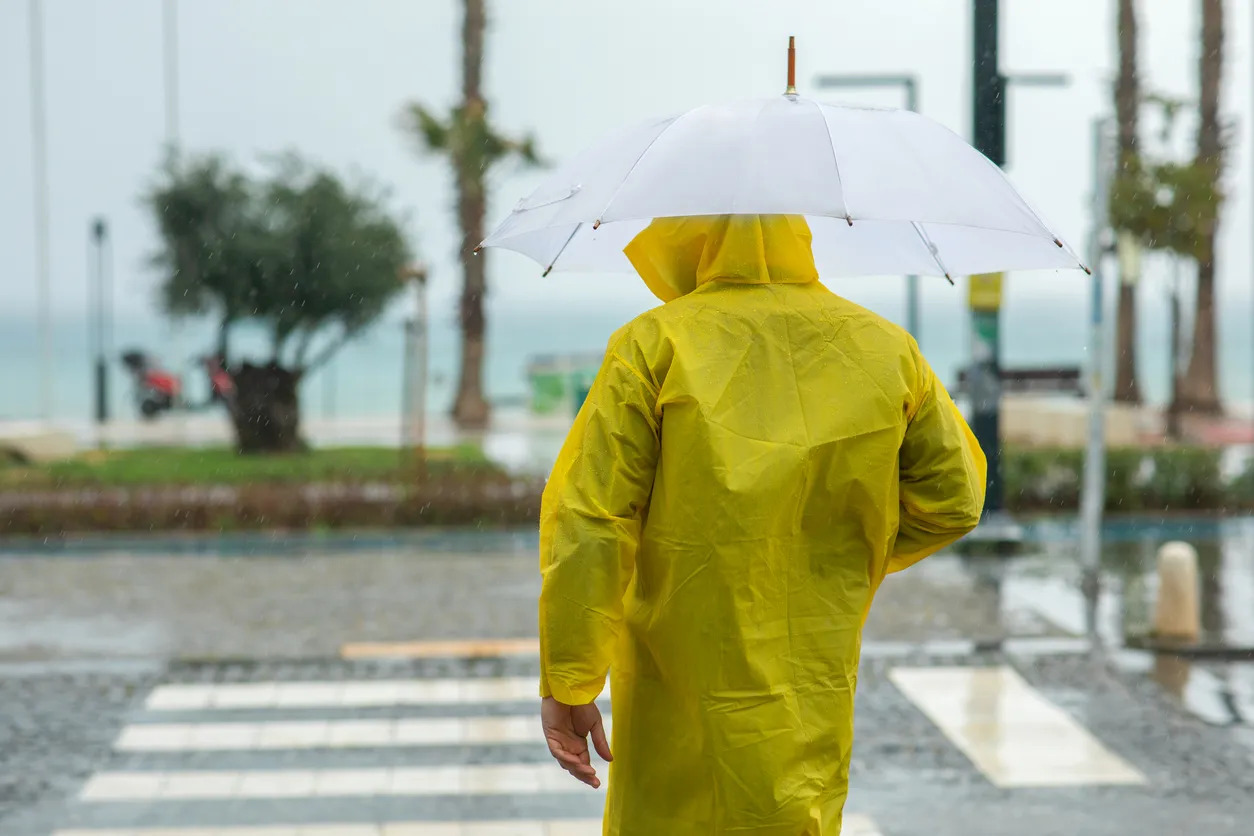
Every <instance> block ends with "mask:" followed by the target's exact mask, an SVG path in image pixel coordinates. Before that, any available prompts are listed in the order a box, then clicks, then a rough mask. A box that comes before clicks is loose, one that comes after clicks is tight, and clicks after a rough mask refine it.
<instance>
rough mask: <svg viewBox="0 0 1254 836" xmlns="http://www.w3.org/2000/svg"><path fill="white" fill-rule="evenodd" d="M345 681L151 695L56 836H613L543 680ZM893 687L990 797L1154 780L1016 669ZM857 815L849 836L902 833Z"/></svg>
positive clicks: (898, 679) (912, 672)
mask: <svg viewBox="0 0 1254 836" xmlns="http://www.w3.org/2000/svg"><path fill="white" fill-rule="evenodd" d="M524 653H525V649H524ZM435 655H437V656H438V655H439V654H438V653H437V654H435ZM518 667H519V666H518V665H515V668H518ZM527 667H528V666H527V665H523V666H522V668H524V669H526V668H527ZM345 671H346V675H347V676H349V677H350V678H346V679H343V680H334V681H333V680H329V679H310V678H296V679H292V680H290V681H289V680H278V679H276V680H274V681H256V682H230V683H227V682H204V683H170V684H165V685H162V686H159V687H157V688H156V689H155V690H153V691H152V692H151V693H150V694H148V695H147V697H146V699H145V700H144V702H143V704H142V706H141V707H140V708H139V709H138V710H137V711H136V712H135V714H134V715H133V716H132V717H131V719H130V722H129V723H128V724H127V725H126V726H125V727H124V728H122V729H121V730H120V732H119V733H118V735H117V738H116V740H115V742H114V746H113V749H114V752H113V756H112V760H111V762H110V763H109V764H108V765H107V767H106V768H105V769H103V770H102V771H100V772H98V773H96V774H95V775H93V776H91V777H90V778H89V779H88V780H87V781H86V783H85V784H84V785H83V787H82V789H81V792H80V793H79V795H78V798H77V800H76V802H75V803H74V804H73V805H72V807H71V811H70V813H69V815H68V817H67V820H66V822H65V824H64V826H63V827H61V828H60V829H59V830H56V831H55V832H54V836H592V835H593V834H599V833H601V821H600V811H601V808H602V806H603V804H604V789H602V790H600V791H597V790H592V789H589V788H587V787H585V786H583V785H581V784H579V783H577V782H575V781H574V780H573V779H571V778H570V777H569V776H568V775H567V774H566V773H565V772H563V771H562V770H561V769H560V768H558V767H557V766H556V765H555V764H554V763H552V761H551V759H550V758H549V757H548V755H547V751H546V749H545V746H544V742H543V739H542V736H541V734H540V729H539V724H538V719H537V717H536V696H535V695H536V693H537V690H536V681H535V677H534V675H504V674H501V673H500V671H497V672H496V673H495V674H494V675H481V676H461V677H454V678H450V677H442V676H427V675H416V676H414V675H410V676H408V677H399V676H398V677H392V678H360V677H361V676H362V675H363V674H365V673H369V674H370V675H371V676H384V677H386V672H384V673H383V674H380V672H379V670H378V669H368V668H362V669H360V670H357V669H354V668H353V667H352V666H351V665H349V666H348V667H347V668H346V669H345ZM411 673H412V672H411ZM354 674H355V675H356V677H357V678H352V677H353V676H354ZM889 679H890V681H891V682H892V683H893V685H895V686H896V688H897V689H898V690H899V691H900V693H901V694H902V695H903V696H904V697H905V698H906V699H907V700H909V701H910V702H912V703H913V704H914V706H915V707H916V708H917V709H918V710H919V711H920V712H922V713H923V714H924V715H925V716H926V717H927V718H929V719H930V720H931V721H932V722H933V723H934V724H935V726H936V727H937V728H938V729H939V730H940V731H941V732H942V733H943V734H944V735H945V737H946V738H947V739H948V740H949V741H950V742H951V743H952V745H953V746H954V747H955V748H957V749H958V750H959V751H961V752H962V753H963V754H964V755H965V756H966V757H967V758H968V759H969V760H970V762H971V763H972V764H973V766H974V767H975V768H976V769H978V770H979V771H980V772H981V773H983V775H984V776H985V777H986V779H987V780H988V781H989V782H990V783H991V784H993V785H995V786H998V787H1003V788H1006V789H1009V790H1013V789H1023V788H1034V787H1035V788H1040V787H1057V786H1081V785H1082V786H1089V785H1112V786H1128V785H1137V784H1143V783H1145V781H1146V779H1145V777H1144V775H1142V774H1141V773H1140V772H1139V771H1137V770H1136V769H1135V768H1134V767H1132V766H1131V765H1129V764H1128V763H1126V762H1124V761H1123V760H1121V759H1120V758H1119V757H1118V756H1117V755H1115V754H1113V753H1112V752H1110V751H1108V750H1107V749H1105V748H1104V747H1103V745H1102V744H1101V743H1100V742H1099V741H1098V740H1097V739H1096V738H1095V737H1094V736H1093V735H1092V734H1091V733H1089V732H1088V731H1086V730H1085V729H1084V728H1083V727H1082V726H1081V725H1080V724H1079V723H1077V722H1076V721H1075V720H1074V719H1072V718H1071V716H1070V715H1068V714H1067V713H1066V712H1064V711H1063V710H1062V709H1060V708H1058V707H1057V706H1055V705H1053V704H1052V703H1051V702H1050V701H1049V700H1048V699H1046V698H1045V697H1044V696H1043V695H1041V694H1040V693H1038V692H1036V691H1035V690H1034V689H1033V688H1032V687H1031V685H1029V684H1028V683H1027V682H1026V681H1024V680H1023V679H1022V678H1021V677H1020V676H1019V675H1018V674H1016V673H1015V672H1014V671H1013V670H1012V669H1010V668H1007V667H932V668H920V667H908V666H904V665H903V666H901V667H894V668H892V669H891V671H890V673H889ZM602 774H604V773H602ZM851 804H856V794H855V800H854V801H852V802H851ZM857 813H858V811H852V812H851V813H850V814H849V815H847V816H846V824H845V834H846V836H892V834H891V833H889V832H886V831H882V830H881V829H880V828H879V827H877V825H876V823H875V821H874V820H873V819H872V818H870V817H868V816H865V815H859V814H857Z"/></svg>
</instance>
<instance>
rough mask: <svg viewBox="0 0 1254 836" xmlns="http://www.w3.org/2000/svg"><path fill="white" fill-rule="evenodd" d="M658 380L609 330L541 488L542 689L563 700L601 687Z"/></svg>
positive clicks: (652, 430) (642, 491)
mask: <svg viewBox="0 0 1254 836" xmlns="http://www.w3.org/2000/svg"><path fill="white" fill-rule="evenodd" d="M657 398H658V387H657V385H656V383H655V382H654V381H653V380H652V375H651V373H650V371H649V369H648V366H647V364H645V363H644V362H643V361H642V360H641V359H640V358H639V357H638V356H635V351H634V349H632V348H631V341H629V340H622V339H621V338H619V337H617V336H616V337H615V339H614V340H612V341H611V343H610V347H609V350H608V351H607V352H606V358H605V362H604V364H603V365H602V367H601V370H600V372H599V373H598V374H597V378H596V381H595V382H594V383H593V386H592V390H591V391H590V392H589V393H588V397H587V399H586V400H585V401H584V405H583V407H582V409H580V411H579V416H578V417H577V418H576V419H575V425H574V427H573V428H572V429H571V431H570V434H569V435H568V436H567V438H566V443H565V445H564V446H563V447H562V452H561V454H560V455H559V456H558V459H557V463H556V465H554V467H553V474H552V476H551V477H550V478H549V482H548V485H547V486H546V487H545V491H544V499H543V503H542V508H541V512H540V572H541V576H542V586H541V592H540V670H541V673H540V693H541V696H546V697H547V696H552V697H554V698H555V699H557V700H558V701H559V702H562V703H565V704H567V705H583V704H586V703H589V702H592V701H593V700H595V699H596V698H597V696H598V695H599V694H600V693H601V690H602V689H603V688H604V687H605V676H606V673H607V671H608V670H609V667H610V659H611V656H612V654H613V651H614V645H615V643H616V641H617V638H618V635H619V631H620V629H621V624H622V620H623V597H624V595H625V593H626V591H627V585H628V583H629V581H630V580H631V577H632V574H633V572H634V569H635V560H636V549H637V547H638V545H639V542H640V533H641V528H642V525H643V516H644V513H645V509H646V508H647V506H648V504H649V497H650V494H651V493H652V490H653V477H654V472H655V470H656V466H657V459H658V455H659V449H660V432H661V430H660V424H659V421H658V417H657V416H656V414H655V409H656V404H657Z"/></svg>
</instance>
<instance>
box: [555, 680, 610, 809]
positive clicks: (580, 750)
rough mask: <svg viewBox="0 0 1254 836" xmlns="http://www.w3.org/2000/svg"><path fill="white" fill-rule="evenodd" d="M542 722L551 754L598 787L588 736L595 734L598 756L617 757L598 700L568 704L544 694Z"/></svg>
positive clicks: (576, 775) (588, 783)
mask: <svg viewBox="0 0 1254 836" xmlns="http://www.w3.org/2000/svg"><path fill="white" fill-rule="evenodd" d="M540 722H541V724H542V725H543V726H544V739H545V741H546V742H547V743H548V744H549V754H551V755H552V756H553V757H554V758H556V759H557V762H558V763H559V764H561V765H562V768H563V769H565V770H566V771H567V772H569V773H570V774H571V775H574V776H575V777H576V778H578V779H579V780H580V781H583V782H584V783H585V784H587V785H588V786H590V787H592V788H594V789H596V788H599V787H600V786H601V779H600V778H598V777H597V771H596V770H595V769H593V767H592V755H591V753H590V752H589V751H588V735H589V734H591V735H592V745H593V746H595V747H596V750H597V754H598V755H600V756H601V757H602V758H604V759H605V760H606V761H607V762H608V761H612V760H614V756H613V755H611V754H610V744H609V741H607V740H606V739H605V726H604V724H602V722H601V711H600V709H598V708H597V706H596V703H589V704H588V705H565V704H564V703H560V702H558V701H557V700H555V699H553V698H552V697H545V698H544V701H543V702H541V703H540Z"/></svg>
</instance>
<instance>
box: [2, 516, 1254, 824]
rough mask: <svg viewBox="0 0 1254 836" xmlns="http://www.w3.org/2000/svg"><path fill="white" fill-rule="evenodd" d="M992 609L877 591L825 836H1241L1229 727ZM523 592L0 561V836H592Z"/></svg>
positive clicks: (426, 565)
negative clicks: (539, 680)
mask: <svg viewBox="0 0 1254 836" xmlns="http://www.w3.org/2000/svg"><path fill="white" fill-rule="evenodd" d="M1009 580H1010V581H1015V582H1019V583H1022V582H1023V579H1021V578H1016V577H1015V573H1014V571H1012V572H1011V573H1010V575H1009ZM1014 585H1015V584H1014V583H1009V584H1005V583H1003V584H998V583H990V582H989V575H988V573H987V572H981V571H978V570H977V569H976V568H973V567H972V566H971V565H970V564H969V563H966V562H964V561H962V560H960V559H958V558H954V557H938V558H934V559H932V560H931V561H927V562H925V563H923V564H921V565H920V566H919V567H916V569H915V570H912V571H911V572H909V573H906V574H903V575H902V576H900V577H899V578H894V579H892V580H891V581H890V583H889V584H888V585H887V586H886V588H885V590H884V593H883V595H882V597H881V599H880V600H879V601H878V602H877V605H876V608H875V610H874V612H873V616H872V620H871V622H870V623H869V624H868V627H867V635H866V649H865V655H864V659H863V664H862V668H861V672H860V682H859V690H858V709H857V718H856V727H857V740H856V744H855V750H854V752H855V754H854V763H853V768H852V787H851V793H850V800H849V809H848V814H849V818H848V822H847V826H846V832H847V833H849V834H851V836H872V834H880V836H912V834H920V836H922V835H923V834H927V836H947V835H948V834H953V836H958V834H963V836H966V835H967V834H973V833H981V834H983V833H988V834H1002V833H1005V834H1024V835H1025V836H1038V834H1040V835H1041V836H1043V835H1044V834H1111V836H1114V834H1129V833H1138V834H1139V833H1147V834H1157V833H1164V834H1167V833H1172V834H1174V833H1180V832H1192V833H1197V834H1248V833H1249V822H1250V821H1252V820H1254V769H1251V766H1254V758H1252V755H1254V745H1252V744H1251V742H1250V741H1249V737H1250V736H1251V731H1252V730H1251V729H1249V728H1247V727H1245V726H1243V725H1231V719H1230V718H1228V719H1224V720H1219V719H1212V723H1213V724H1212V723H1208V722H1205V721H1204V720H1203V719H1201V718H1199V717H1197V716H1195V715H1194V714H1192V713H1190V712H1189V711H1187V710H1185V709H1184V708H1183V707H1182V706H1181V704H1180V703H1178V702H1177V701H1176V700H1175V699H1174V698H1173V697H1172V696H1171V695H1170V694H1168V693H1166V692H1164V690H1163V689H1162V688H1160V687H1159V686H1158V685H1157V684H1155V683H1154V682H1153V680H1152V679H1151V678H1150V677H1148V676H1146V675H1144V673H1143V672H1142V669H1143V668H1144V667H1145V664H1144V663H1145V661H1146V659H1145V657H1137V656H1135V655H1128V654H1123V653H1113V654H1110V655H1106V656H1102V657H1093V656H1091V655H1090V654H1089V653H1088V652H1087V645H1086V643H1084V642H1081V641H1077V640H1076V639H1075V638H1074V637H1072V636H1069V635H1068V633H1067V629H1066V626H1067V625H1066V624H1062V623H1059V621H1062V620H1061V619H1051V617H1050V615H1051V613H1052V612H1053V611H1055V610H1056V609H1057V607H1056V606H1054V605H1050V606H1041V607H1036V606H1033V605H1032V602H1031V601H1025V600H1024V599H1025V597H1030V596H1024V595H1021V594H1019V595H1011V596H1008V595H1006V594H1005V590H1006V589H1007V588H1010V587H1014ZM536 590H537V580H536V577H535V559H534V542H533V540H532V538H531V535H529V534H526V533H510V532H504V533H499V534H491V535H464V534H431V535H427V536H425V537H424V538H421V539H419V540H417V541H414V542H412V543H410V544H408V545H407V546H406V547H404V548H401V547H397V546H395V545H392V546H388V545H386V544H363V546H362V547H361V548H357V549H344V548H340V547H335V548H327V549H321V548H317V547H315V546H308V545H306V546H300V547H293V546H291V544H290V543H289V544H286V545H284V544H283V543H282V541H275V542H274V544H273V546H272V547H271V548H265V547H264V546H263V545H259V544H258V543H257V542H253V543H251V545H249V546H247V547H246V548H245V547H239V548H217V549H206V548H203V544H199V545H198V544H195V543H183V544H182V545H175V544H160V543H158V544H156V545H151V546H149V547H147V548H135V547H133V546H130V545H127V546H124V547H123V546H120V547H119V548H117V549H115V550H112V551H109V550H104V551H101V550H90V551H81V552H71V553H62V554H59V555H50V554H39V555H33V554H32V555H20V554H15V553H10V554H8V555H5V556H3V558H0V706H3V708H2V709H0V833H3V834H5V836H49V835H50V834H54V833H55V834H58V836H123V834H125V836H140V835H141V834H142V835H143V836H157V835H158V834H160V836H209V834H213V836H298V834H308V835H309V836H313V834H318V836H367V835H368V836H417V835H418V834H424V835H426V834H431V835H432V836H454V834H456V836H491V835H492V834H495V836H506V834H524V835H525V834H531V835H532V836H536V834H548V836H581V835H582V834H591V833H599V832H600V829H599V821H598V819H599V811H600V804H601V800H602V799H601V796H600V795H599V794H598V793H596V792H594V791H591V790H588V789H586V788H584V787H582V786H581V785H578V784H575V783H573V782H572V781H571V780H570V779H569V778H568V777H567V776H566V775H565V774H564V773H563V772H561V771H560V769H558V768H557V767H556V766H555V765H553V764H551V763H550V762H549V761H548V759H547V755H546V754H545V750H544V746H543V743H542V742H541V741H540V740H539V738H538V735H537V726H536V720H535V713H536V700H535V699H534V698H533V697H532V694H534V692H535V678H536V674H537V670H538V666H537V660H536V657H535V655H534V639H533V637H534V634H535V629H534V599H535V593H536ZM466 640H474V641H466ZM1250 698H1251V699H1254V695H1250ZM1221 722H1222V723H1228V725H1220V724H1219V723H1221Z"/></svg>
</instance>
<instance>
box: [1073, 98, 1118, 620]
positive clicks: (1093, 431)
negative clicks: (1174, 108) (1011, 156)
mask: <svg viewBox="0 0 1254 836" xmlns="http://www.w3.org/2000/svg"><path fill="white" fill-rule="evenodd" d="M1110 127H1111V123H1110V120H1109V119H1108V118H1107V119H1098V120H1096V121H1095V122H1094V124H1093V210H1092V211H1093V227H1092V231H1091V233H1090V237H1089V265H1090V267H1091V269H1092V271H1093V277H1092V301H1091V302H1090V305H1091V309H1090V319H1089V329H1090V330H1089V381H1088V397H1089V432H1088V449H1087V450H1086V451H1085V455H1084V485H1083V490H1082V493H1081V499H1080V562H1081V564H1082V567H1083V569H1082V571H1083V577H1082V581H1081V585H1082V587H1083V592H1084V601H1085V628H1086V631H1087V633H1088V635H1089V638H1090V639H1091V640H1092V641H1093V642H1094V644H1095V645H1096V642H1097V640H1098V630H1097V604H1098V597H1099V593H1100V581H1101V552H1102V512H1103V510H1104V509H1105V504H1106V326H1105V315H1104V309H1105V304H1106V301H1105V290H1104V288H1103V287H1102V279H1103V274H1104V269H1105V268H1104V262H1105V260H1106V255H1107V254H1108V253H1109V252H1110V249H1111V241H1110V238H1109V227H1110V224H1109V222H1108V218H1109V206H1108V204H1109V201H1110V181H1111V178H1112V177H1113V175H1114V167H1115V165H1114V163H1115V153H1114V147H1113V143H1112V137H1111V135H1110Z"/></svg>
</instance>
